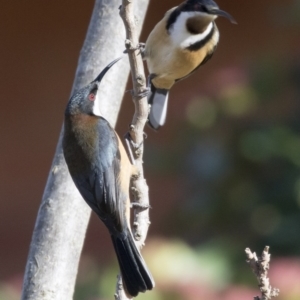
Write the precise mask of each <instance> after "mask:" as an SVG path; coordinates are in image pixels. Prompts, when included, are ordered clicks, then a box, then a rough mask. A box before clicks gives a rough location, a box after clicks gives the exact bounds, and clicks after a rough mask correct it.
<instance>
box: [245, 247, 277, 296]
mask: <svg viewBox="0 0 300 300" xmlns="http://www.w3.org/2000/svg"><path fill="white" fill-rule="evenodd" d="M245 252H246V255H247V263H248V264H249V265H250V267H251V269H252V271H253V273H254V274H255V276H256V278H257V280H258V286H259V289H260V291H261V297H259V296H256V297H254V300H270V299H272V298H275V297H277V296H278V295H279V289H276V288H273V287H272V286H271V285H270V279H269V277H268V271H269V268H270V260H271V254H269V246H266V247H265V249H264V251H263V252H262V255H261V257H258V258H257V255H256V253H255V252H251V250H250V249H249V248H246V249H245Z"/></svg>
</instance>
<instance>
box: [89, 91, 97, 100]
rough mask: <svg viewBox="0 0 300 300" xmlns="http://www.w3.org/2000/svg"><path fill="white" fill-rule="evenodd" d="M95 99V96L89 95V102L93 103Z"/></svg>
mask: <svg viewBox="0 0 300 300" xmlns="http://www.w3.org/2000/svg"><path fill="white" fill-rule="evenodd" d="M95 99H96V96H95V94H94V93H90V94H89V100H90V101H95Z"/></svg>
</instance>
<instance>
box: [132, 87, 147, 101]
mask: <svg viewBox="0 0 300 300" xmlns="http://www.w3.org/2000/svg"><path fill="white" fill-rule="evenodd" d="M150 93H151V90H150V88H148V87H146V88H145V89H144V90H142V91H141V92H139V93H138V94H137V95H134V92H133V90H131V95H132V97H134V98H136V99H141V98H144V97H148V96H149V94H150Z"/></svg>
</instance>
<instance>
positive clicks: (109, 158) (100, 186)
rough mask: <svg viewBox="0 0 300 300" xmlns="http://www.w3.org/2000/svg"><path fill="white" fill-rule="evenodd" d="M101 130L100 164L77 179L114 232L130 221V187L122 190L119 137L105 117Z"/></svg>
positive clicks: (87, 197) (120, 229) (91, 204)
mask: <svg viewBox="0 0 300 300" xmlns="http://www.w3.org/2000/svg"><path fill="white" fill-rule="evenodd" d="M104 127H105V128H104ZM107 129H109V130H107ZM98 132H99V134H102V136H101V137H100V136H99V144H98V147H99V148H98V151H97V158H96V164H95V165H94V166H90V168H89V169H88V170H87V171H86V172H84V173H81V174H78V175H77V176H76V177H75V178H73V179H74V182H75V184H76V186H77V188H78V189H79V191H80V193H81V195H82V196H83V198H84V199H85V200H86V202H87V203H88V204H89V206H90V207H91V208H92V209H93V210H94V211H95V212H96V213H97V215H98V216H99V217H100V219H102V220H103V222H105V224H106V225H107V226H108V227H109V228H110V229H111V231H112V233H113V232H115V233H120V232H121V231H123V228H124V226H125V224H126V221H125V213H124V212H125V200H126V193H125V192H126V191H124V192H122V190H121V184H120V178H119V174H120V164H121V160H120V152H119V149H118V139H117V136H116V134H115V132H114V130H113V129H112V128H111V126H110V125H109V123H108V122H107V121H106V120H105V119H102V118H101V119H100V120H99V124H98Z"/></svg>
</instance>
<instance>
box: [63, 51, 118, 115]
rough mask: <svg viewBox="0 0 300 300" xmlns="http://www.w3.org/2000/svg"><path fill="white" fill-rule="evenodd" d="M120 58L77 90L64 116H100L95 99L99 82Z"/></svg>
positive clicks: (96, 98) (96, 99)
mask: <svg viewBox="0 0 300 300" xmlns="http://www.w3.org/2000/svg"><path fill="white" fill-rule="evenodd" d="M121 58H123V56H122V57H119V58H117V59H115V60H114V61H112V62H111V63H110V64H109V65H107V66H106V67H105V68H104V69H103V70H102V71H101V73H100V74H99V75H98V76H97V77H96V78H95V79H94V80H93V81H92V82H91V83H89V84H88V85H87V86H85V87H83V88H81V89H79V90H77V91H76V92H75V93H74V94H73V95H72V97H71V98H70V100H69V102H68V105H67V108H66V110H65V115H76V114H87V115H91V116H92V115H94V116H100V107H99V103H98V97H97V93H98V89H99V86H100V82H101V80H102V78H103V77H104V75H105V74H106V72H107V71H108V70H109V69H110V68H111V67H112V66H113V65H114V64H115V63H116V62H117V61H119V60H120V59H121Z"/></svg>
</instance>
